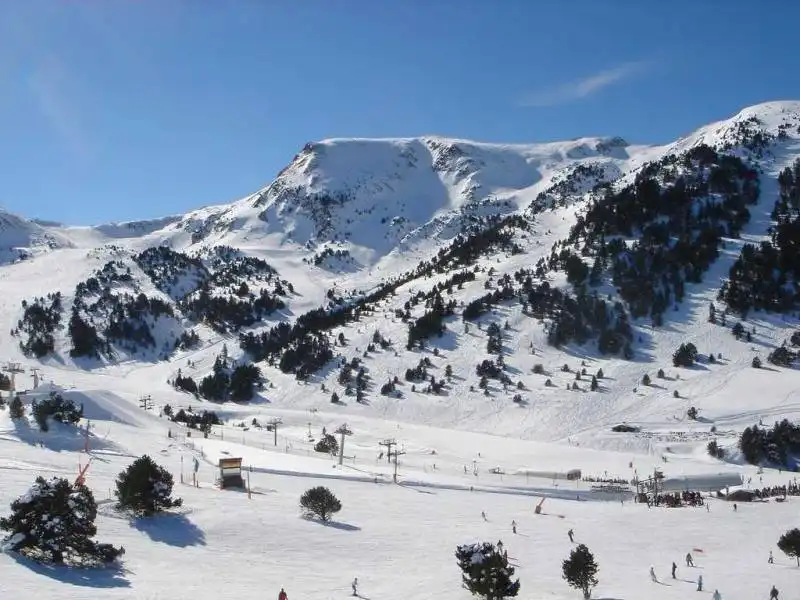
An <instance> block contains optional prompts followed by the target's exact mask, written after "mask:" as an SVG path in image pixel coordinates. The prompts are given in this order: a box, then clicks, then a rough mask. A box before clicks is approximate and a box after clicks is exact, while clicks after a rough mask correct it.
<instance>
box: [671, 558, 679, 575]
mask: <svg viewBox="0 0 800 600" xmlns="http://www.w3.org/2000/svg"><path fill="white" fill-rule="evenodd" d="M677 570H678V565H676V564H675V562H674V561H673V563H672V578H673V579H675V571H677Z"/></svg>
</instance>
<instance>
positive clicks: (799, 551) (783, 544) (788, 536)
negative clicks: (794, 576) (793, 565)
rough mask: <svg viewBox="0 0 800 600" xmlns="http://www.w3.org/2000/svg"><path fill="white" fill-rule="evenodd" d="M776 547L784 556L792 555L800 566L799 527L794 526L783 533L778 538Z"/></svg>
mask: <svg viewBox="0 0 800 600" xmlns="http://www.w3.org/2000/svg"><path fill="white" fill-rule="evenodd" d="M778 548H779V549H780V551H781V552H783V553H784V554H785V555H786V556H793V557H794V558H795V559H796V560H797V566H798V567H800V529H797V528H796V527H795V528H794V529H790V530H789V531H787V532H786V533H784V534H783V535H782V536H781V537H780V539H779V540H778Z"/></svg>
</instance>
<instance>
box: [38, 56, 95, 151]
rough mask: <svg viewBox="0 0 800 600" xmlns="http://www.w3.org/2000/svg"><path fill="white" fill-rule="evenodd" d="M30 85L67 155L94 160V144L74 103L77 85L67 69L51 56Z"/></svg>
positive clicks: (43, 113)
mask: <svg viewBox="0 0 800 600" xmlns="http://www.w3.org/2000/svg"><path fill="white" fill-rule="evenodd" d="M27 83H28V90H29V92H30V94H31V96H32V98H33V101H34V105H35V106H36V107H37V108H38V109H39V112H40V113H41V115H42V117H43V118H44V119H45V121H46V122H47V123H48V124H49V125H50V127H51V128H52V130H53V131H54V132H55V133H56V134H57V135H58V137H59V138H60V139H61V141H62V142H63V143H64V144H65V146H66V149H67V151H68V152H69V153H70V154H71V155H72V156H73V158H76V159H78V160H79V161H87V160H89V159H91V157H92V156H93V154H94V148H93V144H92V141H91V139H90V137H89V135H88V132H87V130H86V128H85V127H84V123H83V119H82V118H81V114H80V111H79V110H78V106H77V104H76V102H75V96H76V94H75V89H74V88H75V82H74V78H73V77H72V74H71V73H70V71H69V69H68V68H67V66H66V65H65V64H64V63H63V62H61V61H60V60H59V59H58V58H57V57H56V56H53V55H51V56H49V57H47V58H46V59H45V60H43V61H41V62H40V63H39V64H38V65H37V66H36V68H35V69H34V70H33V71H32V72H31V74H30V77H29V79H28V82H27Z"/></svg>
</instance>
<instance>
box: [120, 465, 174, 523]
mask: <svg viewBox="0 0 800 600" xmlns="http://www.w3.org/2000/svg"><path fill="white" fill-rule="evenodd" d="M172 485H173V480H172V475H171V474H170V472H169V471H167V470H166V469H164V468H163V467H160V466H158V465H157V464H156V463H155V462H154V461H153V459H152V458H150V457H149V456H147V455H146V454H145V455H144V456H142V457H141V458H137V459H136V460H135V461H133V462H132V463H131V464H130V465H129V466H128V468H127V469H125V470H124V471H123V472H122V473H120V474H119V475H118V476H117V490H116V492H114V495H115V496H116V497H117V508H119V509H122V510H130V511H132V512H133V513H134V514H135V515H137V516H143V517H149V516H151V515H154V514H155V513H158V512H161V511H163V510H166V509H168V508H173V507H178V506H181V505H182V504H183V500H181V499H180V498H171V497H170V496H171V495H172Z"/></svg>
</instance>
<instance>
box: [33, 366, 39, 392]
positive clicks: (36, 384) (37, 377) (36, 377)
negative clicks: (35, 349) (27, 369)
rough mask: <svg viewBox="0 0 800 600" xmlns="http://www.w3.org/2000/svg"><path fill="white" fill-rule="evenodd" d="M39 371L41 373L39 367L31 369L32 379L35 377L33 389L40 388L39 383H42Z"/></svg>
mask: <svg viewBox="0 0 800 600" xmlns="http://www.w3.org/2000/svg"><path fill="white" fill-rule="evenodd" d="M39 371H41V369H40V368H39V367H31V377H33V389H36V388H38V387H39V382H40V381H41V378H40V377H39Z"/></svg>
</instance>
